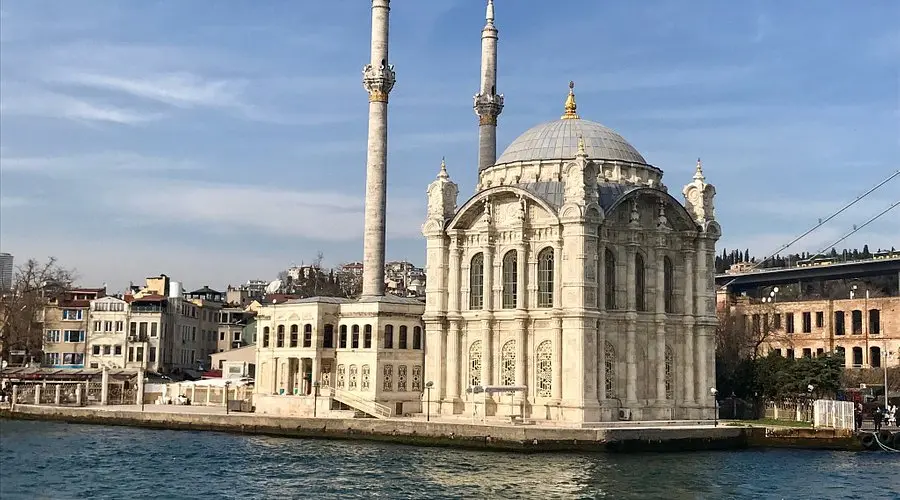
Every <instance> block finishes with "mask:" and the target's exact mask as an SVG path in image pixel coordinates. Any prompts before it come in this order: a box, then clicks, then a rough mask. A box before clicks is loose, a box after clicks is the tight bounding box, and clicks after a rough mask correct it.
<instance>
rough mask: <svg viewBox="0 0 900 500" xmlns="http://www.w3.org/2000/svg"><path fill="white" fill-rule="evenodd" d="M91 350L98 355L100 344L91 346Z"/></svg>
mask: <svg viewBox="0 0 900 500" xmlns="http://www.w3.org/2000/svg"><path fill="white" fill-rule="evenodd" d="M92 352H93V354H94V356H99V355H100V346H99V345H95V346H94V347H93V348H92Z"/></svg>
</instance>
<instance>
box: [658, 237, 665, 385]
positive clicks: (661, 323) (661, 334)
mask: <svg viewBox="0 0 900 500" xmlns="http://www.w3.org/2000/svg"><path fill="white" fill-rule="evenodd" d="M658 243H659V244H658V245H657V247H656V317H655V320H656V399H658V400H659V401H664V400H665V399H667V398H666V286H665V281H666V278H665V275H666V273H665V257H666V254H665V239H664V237H663V236H660V239H659V242H658Z"/></svg>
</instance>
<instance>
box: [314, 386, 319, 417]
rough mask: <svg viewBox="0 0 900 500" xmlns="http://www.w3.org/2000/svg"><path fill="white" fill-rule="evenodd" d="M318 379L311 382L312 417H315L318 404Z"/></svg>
mask: <svg viewBox="0 0 900 500" xmlns="http://www.w3.org/2000/svg"><path fill="white" fill-rule="evenodd" d="M318 403H319V381H318V380H316V381H315V382H313V418H316V407H317V406H319V404H318Z"/></svg>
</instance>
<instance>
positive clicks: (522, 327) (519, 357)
mask: <svg viewBox="0 0 900 500" xmlns="http://www.w3.org/2000/svg"><path fill="white" fill-rule="evenodd" d="M527 321H528V320H527V319H526V318H519V319H517V320H516V385H527V384H526V383H525V363H527V359H528V354H527V352H528V350H527V349H526V348H525V346H526V343H527V342H528V340H527V335H526V331H527V329H528V326H527ZM527 397H528V393H527V392H517V393H516V395H515V397H514V399H515V400H516V401H519V402H521V401H522V400H524V399H526V398H527Z"/></svg>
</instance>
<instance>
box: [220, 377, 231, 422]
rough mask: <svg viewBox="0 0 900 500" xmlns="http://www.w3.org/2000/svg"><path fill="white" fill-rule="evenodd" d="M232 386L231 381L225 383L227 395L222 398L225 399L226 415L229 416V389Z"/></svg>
mask: <svg viewBox="0 0 900 500" xmlns="http://www.w3.org/2000/svg"><path fill="white" fill-rule="evenodd" d="M230 385H231V381H230V380H226V381H225V395H224V396H222V397H223V398H224V399H225V414H226V415H228V412H229V408H228V387H229V386H230Z"/></svg>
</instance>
